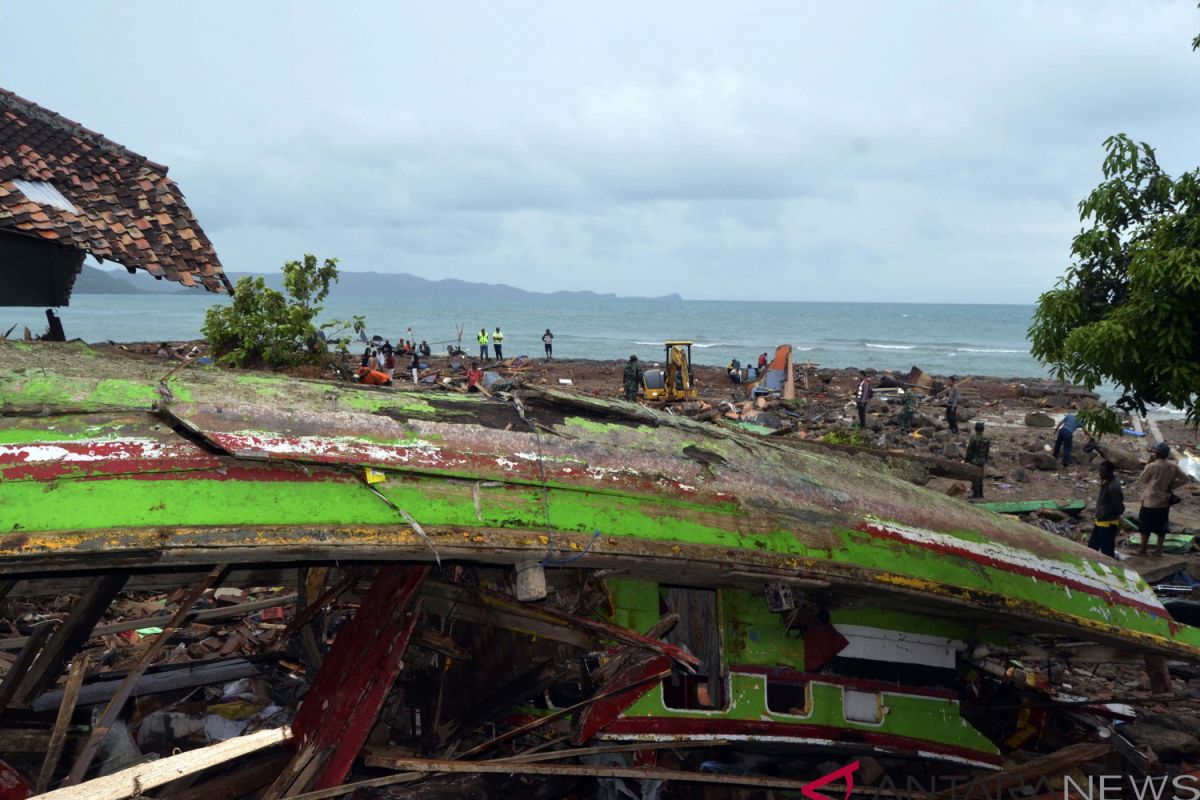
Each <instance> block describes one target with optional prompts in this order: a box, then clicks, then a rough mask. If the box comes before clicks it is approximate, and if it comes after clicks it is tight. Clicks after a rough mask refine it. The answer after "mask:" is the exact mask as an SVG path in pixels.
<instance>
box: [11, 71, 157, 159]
mask: <svg viewBox="0 0 1200 800" xmlns="http://www.w3.org/2000/svg"><path fill="white" fill-rule="evenodd" d="M0 99H6V100H10V101H12V102H14V103H17V104H20V105H22V106H24V109H23V110H24V111H25V113H27V114H29V115H30V116H31V117H35V118H38V119H40V120H41V121H42V122H45V123H46V124H48V125H53V126H54V127H56V128H60V129H62V130H66V131H70V132H72V133H76V134H78V135H80V136H82V137H85V138H86V139H88V140H89V141H90V142H92V144H95V145H97V146H98V147H103V148H104V149H105V150H109V151H112V152H114V153H117V154H119V155H121V156H124V157H125V158H128V159H129V160H131V161H136V162H138V163H140V164H144V165H146V166H147V167H149V168H151V169H153V170H157V171H158V172H161V173H162V175H163V176H164V177H166V175H167V171H168V167H167V165H166V164H160V163H158V162H157V161H153V160H151V159H150V158H147V157H146V156H144V155H142V154H141V153H137V152H134V151H133V150H130V149H129V148H128V147H126V146H125V145H123V144H120V143H118V142H115V141H113V140H112V139H110V138H108V137H107V136H105V135H104V134H102V133H100V132H99V131H94V130H92V129H91V128H89V127H87V126H86V125H83V124H82V123H79V122H76V121H75V120H73V119H71V118H70V117H65V116H63V115H62V114H59V113H58V112H57V111H52V110H51V109H49V108H46V107H45V106H43V105H40V104H38V103H35V102H34V101H32V100H30V99H29V98H27V97H23V96H21V95H19V94H17V93H16V92H13V91H10V90H8V89H4V88H2V87H0Z"/></svg>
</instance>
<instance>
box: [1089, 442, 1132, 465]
mask: <svg viewBox="0 0 1200 800" xmlns="http://www.w3.org/2000/svg"><path fill="white" fill-rule="evenodd" d="M1096 452H1097V453H1099V454H1100V456H1101V458H1104V459H1105V460H1107V461H1111V462H1112V463H1113V466H1115V467H1116V468H1117V469H1118V470H1120V471H1121V472H1139V471H1141V469H1142V462H1141V460H1140V459H1138V457H1137V456H1135V455H1134V454H1133V453H1130V452H1129V451H1127V450H1125V449H1124V448H1122V447H1113V446H1110V445H1106V444H1101V443H1099V442H1096Z"/></svg>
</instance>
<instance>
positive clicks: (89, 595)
mask: <svg viewBox="0 0 1200 800" xmlns="http://www.w3.org/2000/svg"><path fill="white" fill-rule="evenodd" d="M128 578H129V575H128V574H127V573H123V572H118V573H112V574H107V575H101V576H99V577H97V578H96V579H95V580H93V581H92V583H91V585H90V586H89V587H88V589H87V591H86V592H84V594H83V596H82V597H80V598H79V600H78V601H77V602H76V603H75V605H74V606H72V607H71V612H70V613H69V614H68V615H67V618H66V619H65V620H63V623H62V625H60V626H59V628H58V630H57V631H55V632H54V635H53V636H51V637H50V641H48V642H46V646H45V647H43V648H42V652H41V655H40V656H39V657H38V659H37V662H36V663H35V664H34V666H33V668H32V669H31V670H30V671H29V674H28V675H26V676H25V680H23V681H22V682H21V688H19V689H18V690H17V692H16V694H15V695H14V696H13V700H14V702H17V703H21V704H28V703H29V701H30V700H32V699H33V698H35V697H37V696H38V695H39V694H41V693H42V692H44V691H46V690H47V689H49V688H50V687H51V686H53V685H54V684H55V683H57V682H58V678H59V676H60V675H62V674H63V670H64V669H66V667H67V663H68V662H69V661H70V660H71V659H72V658H74V657H75V654H76V653H78V652H79V651H80V650H81V649H82V648H83V646H84V645H85V644H87V640H88V639H90V638H91V637H92V630H93V629H94V628H95V627H96V623H97V622H99V621H100V619H101V618H102V617H103V616H104V612H105V611H107V610H108V607H109V606H110V605H112V601H113V600H115V599H116V598H117V594H118V593H119V592H120V591H121V589H122V588H123V587H124V586H125V581H126V580H128Z"/></svg>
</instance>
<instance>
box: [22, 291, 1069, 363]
mask: <svg viewBox="0 0 1200 800" xmlns="http://www.w3.org/2000/svg"><path fill="white" fill-rule="evenodd" d="M225 302H228V298H227V297H225V296H221V295H208V294H198V293H197V294H194V295H193V294H190V293H189V294H128V295H123V294H122V295H118V294H103V295H101V294H78V295H76V296H74V297H73V298H72V299H71V305H70V306H68V307H65V308H62V309H60V310H59V315H60V316H61V317H62V320H63V325H64V327H65V329H66V333H67V336H68V337H69V338H81V339H84V340H85V341H88V342H104V341H117V342H134V341H137V342H140V341H161V340H183V339H198V338H201V333H200V328H201V325H202V324H203V321H204V313H205V311H206V310H207V309H208V308H209V307H210V306H212V305H214V304H218V303H225ZM1033 310H1034V306H1033V305H1032V304H1029V305H998V304H963V303H879V302H862V303H857V302H856V303H844V302H820V301H801V302H794V301H726V300H654V299H633V298H544V299H543V298H536V299H520V300H516V299H503V300H484V299H470V300H464V301H429V300H419V301H411V302H405V301H404V300H403V298H396V299H395V300H394V301H390V300H382V299H379V298H371V299H362V298H359V297H338V295H337V292H336V290H335V291H334V293H333V294H332V295H331V296H330V298H329V299H328V300H327V301H326V303H325V304H324V311H323V313H322V319H324V320H329V319H336V318H341V319H349V318H350V317H352V316H353V315H355V314H361V315H364V316H365V317H366V319H367V323H368V331H369V334H372V335H374V334H378V335H380V336H382V337H384V338H386V339H390V340H391V341H393V342H395V341H396V340H397V339H398V338H401V337H403V338H414V339H416V340H417V341H420V340H422V339H425V340H427V341H428V342H429V343H430V345H432V346H433V348H434V350H435V351H444V350H445V347H446V345H447V344H450V343H453V342H455V341H457V340H458V326H459V325H461V326H462V339H461V341H462V346H463V348H464V349H466V350H467V351H468V352H472V351H477V347H478V346H477V344H476V335H477V334H478V332H479V329H480V327H486V328H487V330H488V331H489V332H490V331H493V330H494V329H495V327H496V326H497V325H499V326H500V327H501V328H502V330H503V331H504V335H505V341H504V349H505V355H506V356H515V355H530V356H540V355H541V354H542V344H541V336H542V333H543V331H544V330H545V329H546V328H550V329H551V330H552V332H553V333H554V337H555V338H554V352H555V355H557V356H559V357H562V358H596V359H616V358H627V357H628V356H630V355H637V356H638V357H639V358H640V359H643V360H649V361H654V360H658V359H660V358H661V356H662V352H663V351H662V343H663V342H664V341H666V340H668V339H690V340H692V341H694V342H695V343H696V344H695V349H694V351H693V355H694V358H695V361H696V363H699V364H708V365H724V364H727V363H729V361H730V360H731V359H738V360H739V361H741V362H742V363H746V362H753V360H754V359H755V358H756V357H757V356H758V354H759V353H762V352H768V353H769V352H773V350H774V348H775V347H776V346H777V345H780V344H791V345H792V346H793V348H794V350H795V359H796V361H797V362H799V363H804V362H808V361H811V362H812V363H814V364H817V365H820V366H823V367H835V368H836V367H864V368H866V367H870V368H875V369H881V370H882V369H890V370H904V371H907V370H908V369H909V368H910V367H912V366H914V365H915V366H919V367H921V368H922V369H924V370H926V371H929V372H932V373H935V374H963V375H968V374H979V375H992V376H997V377H1012V378H1022V377H1028V378H1036V377H1045V376H1046V375H1047V372H1046V370H1045V369H1044V368H1043V367H1042V366H1041V364H1039V363H1038V362H1037V360H1036V359H1034V358H1033V357H1032V356H1031V355H1030V354H1029V344H1028V342H1027V341H1026V338H1025V336H1026V331H1027V330H1028V327H1029V323H1030V320H1031V318H1032V314H1033ZM14 323H15V324H16V325H17V328H16V330H14V332H13V334H12V335H13V336H15V337H18V338H19V337H20V335H21V333H22V327H23V326H28V327H29V328H30V330H32V331H33V332H34V333H35V334H36V333H40V332H41V331H43V330H44V329H45V326H46V323H45V316H44V312H43V310H42V309H37V308H13V307H0V332H2V331H4V330H7V329H8V327H9V326H10V325H13V324H14ZM410 330H411V333H410Z"/></svg>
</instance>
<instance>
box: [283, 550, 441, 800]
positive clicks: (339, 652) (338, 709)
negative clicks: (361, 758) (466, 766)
mask: <svg viewBox="0 0 1200 800" xmlns="http://www.w3.org/2000/svg"><path fill="white" fill-rule="evenodd" d="M428 572H429V567H427V566H424V565H421V566H386V567H381V568H380V570H379V572H378V574H377V575H376V576H375V580H374V581H372V582H371V588H370V589H368V590H367V594H366V596H365V597H363V600H362V603H361V604H360V605H359V607H358V611H357V612H355V614H354V617H353V618H352V619H351V620H350V621H349V622H347V623H346V624H345V625H344V626H343V627H342V629H341V630H340V631H338V635H337V638H336V639H335V640H334V642H333V647H332V648H331V649H330V651H329V654H328V655H327V656H326V657H325V661H324V663H322V665H321V669H320V670H319V671H318V672H317V676H316V677H315V678H314V679H313V683H312V687H311V688H310V689H309V690H308V694H307V695H305V697H304V703H303V704H302V705H301V706H300V711H299V712H298V713H297V714H296V719H295V721H294V722H293V724H292V729H293V731H294V732H295V744H296V746H297V747H298V748H299V751H298V752H297V753H296V757H295V758H293V759H292V762H291V764H289V765H288V766H287V768H286V769H284V770H283V772H282V773H281V774H280V775H279V777H278V778H277V779H276V781H275V783H273V784H272V785H271V786H270V788H268V789H267V790H266V792H265V793H264V794H263V796H262V800H279V798H283V797H292V796H295V795H297V794H301V793H302V792H306V791H308V790H310V789H328V788H330V787H333V786H337V785H338V784H340V783H341V782H342V781H344V780H345V779H346V775H348V774H349V773H350V767H351V766H352V765H353V764H354V759H355V758H356V757H357V756H358V752H359V750H361V749H362V746H363V743H364V742H366V740H367V735H368V734H369V733H370V732H371V727H372V726H373V725H374V724H375V719H376V717H378V715H379V711H380V709H381V708H382V707H383V703H384V701H385V700H386V699H387V696H388V693H389V692H391V689H392V684H394V683H395V682H396V678H397V676H399V674H400V670H401V668H402V667H403V661H402V659H403V658H404V652H405V649H406V648H407V647H408V642H409V639H410V638H411V637H412V632H413V629H414V628H415V627H416V623H417V617H418V616H419V611H418V610H417V609H415V608H413V601H414V600H415V598H416V595H417V589H418V588H419V587H420V586H421V583H422V581H424V579H425V575H426V574H427V573H428Z"/></svg>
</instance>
